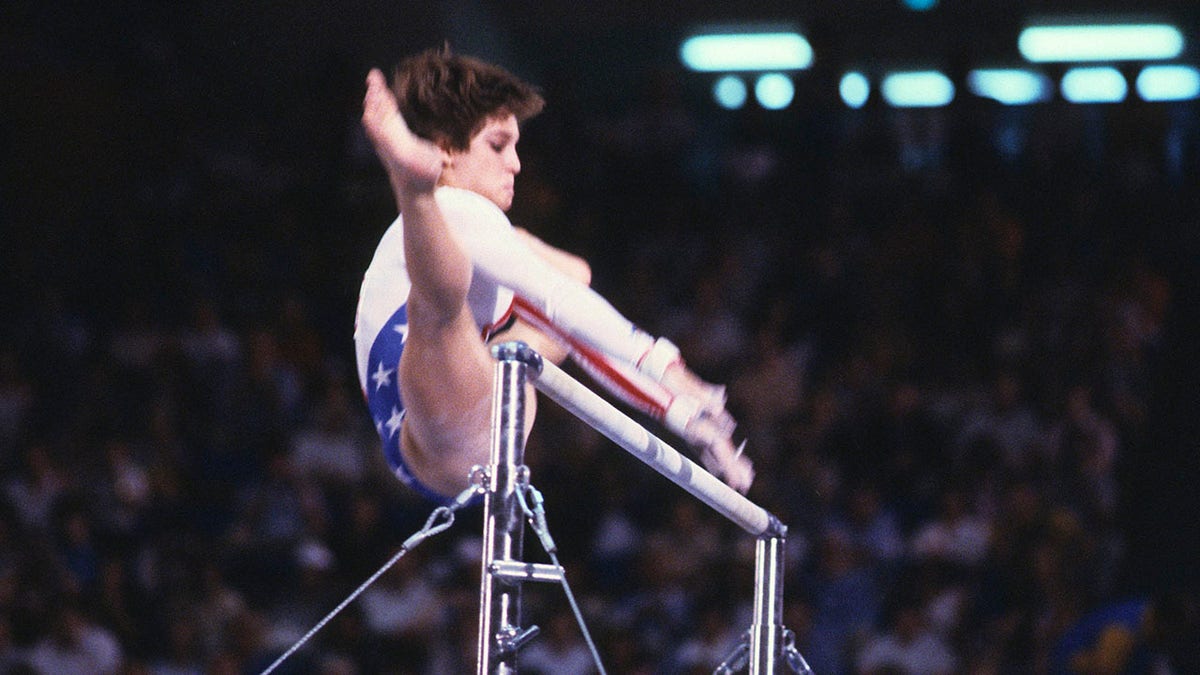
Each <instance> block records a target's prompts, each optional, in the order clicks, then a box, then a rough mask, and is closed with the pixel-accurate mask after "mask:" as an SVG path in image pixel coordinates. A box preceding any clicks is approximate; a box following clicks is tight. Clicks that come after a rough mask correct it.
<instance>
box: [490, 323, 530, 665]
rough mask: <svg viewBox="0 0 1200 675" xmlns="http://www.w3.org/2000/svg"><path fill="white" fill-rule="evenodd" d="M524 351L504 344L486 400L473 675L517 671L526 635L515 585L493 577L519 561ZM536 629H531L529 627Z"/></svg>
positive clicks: (498, 354)
mask: <svg viewBox="0 0 1200 675" xmlns="http://www.w3.org/2000/svg"><path fill="white" fill-rule="evenodd" d="M523 351H528V347H526V346H525V345H523V344H520V343H505V344H503V345H500V346H499V347H498V348H497V349H495V350H493V354H494V356H496V359H497V361H496V366H495V373H496V378H495V383H494V385H493V390H492V391H493V397H492V440H491V456H490V462H491V464H489V466H488V468H487V475H486V480H485V483H486V486H485V487H486V492H485V493H484V498H483V570H482V574H481V575H480V586H481V588H480V596H479V646H478V651H477V653H476V657H477V658H476V663H477V670H476V672H477V673H478V675H492V674H495V675H508V674H510V673H516V672H517V664H516V661H517V660H516V653H517V649H518V648H519V647H520V645H521V644H522V643H524V642H525V641H527V640H528V639H529V638H530V637H532V635H529V634H526V633H528V631H527V632H526V633H522V631H521V628H520V626H521V586H520V584H515V583H511V582H507V581H505V580H504V579H502V578H500V577H499V576H498V575H497V574H495V572H494V570H495V569H496V568H497V565H500V566H503V565H504V564H505V563H508V562H511V561H519V560H520V559H521V555H522V546H523V543H524V541H523V540H524V532H525V530H524V519H523V516H524V513H523V512H522V510H521V508H520V503H519V502H518V501H517V497H516V491H517V489H518V486H519V484H520V481H521V474H522V472H524V471H525V470H526V468H525V466H524V464H525V382H526V364H525V363H524V362H523V361H521V360H520V358H521V357H522V352H523ZM533 630H536V629H533Z"/></svg>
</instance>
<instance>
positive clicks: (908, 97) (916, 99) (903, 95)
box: [880, 70, 954, 108]
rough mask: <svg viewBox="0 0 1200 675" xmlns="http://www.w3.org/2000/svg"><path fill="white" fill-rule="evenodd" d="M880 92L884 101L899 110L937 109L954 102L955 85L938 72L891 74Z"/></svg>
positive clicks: (910, 71)
mask: <svg viewBox="0 0 1200 675" xmlns="http://www.w3.org/2000/svg"><path fill="white" fill-rule="evenodd" d="M880 91H881V92H882V93H883V99H884V100H885V101H887V102H888V104H889V105H891V106H894V107H897V108H936V107H939V106H944V105H947V104H949V103H950V102H951V101H953V100H954V83H953V82H951V81H950V78H948V77H946V75H945V74H943V73H941V72H939V71H936V70H909V71H898V72H894V73H889V74H888V75H886V76H885V77H884V78H883V84H882V85H881V86H880Z"/></svg>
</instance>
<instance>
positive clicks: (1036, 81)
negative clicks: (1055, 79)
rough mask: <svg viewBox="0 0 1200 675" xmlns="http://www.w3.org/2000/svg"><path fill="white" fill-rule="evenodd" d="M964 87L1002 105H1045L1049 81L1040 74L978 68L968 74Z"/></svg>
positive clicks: (1048, 95) (1015, 69) (1018, 69)
mask: <svg viewBox="0 0 1200 675" xmlns="http://www.w3.org/2000/svg"><path fill="white" fill-rule="evenodd" d="M967 86H968V87H969V88H970V89H971V91H972V92H973V93H974V94H975V95H976V96H982V97H984V98H990V99H993V100H995V101H998V102H1000V103H1002V104H1004V105H1025V104H1028V103H1038V102H1040V101H1047V100H1049V99H1050V96H1051V87H1050V80H1049V79H1048V78H1047V77H1046V76H1045V75H1043V74H1041V73H1038V72H1035V71H1032V70H1023V69H1020V68H978V69H975V70H972V71H971V72H969V73H967Z"/></svg>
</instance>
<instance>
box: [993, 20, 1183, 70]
mask: <svg viewBox="0 0 1200 675" xmlns="http://www.w3.org/2000/svg"><path fill="white" fill-rule="evenodd" d="M1017 48H1018V49H1020V50H1021V55H1022V56H1024V57H1025V58H1026V59H1028V60H1030V61H1034V62H1079V61H1148V60H1155V59H1173V58H1175V57H1177V56H1179V54H1180V53H1182V52H1183V33H1181V32H1180V30H1179V29H1178V28H1176V27H1175V26H1172V25H1170V24H1166V23H1125V24H1118V23H1109V24H1104V23H1096V24H1076V25H1035V26H1029V27H1027V28H1025V29H1024V30H1022V31H1021V35H1020V37H1018V38H1017Z"/></svg>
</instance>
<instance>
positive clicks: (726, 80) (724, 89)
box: [713, 75, 747, 110]
mask: <svg viewBox="0 0 1200 675" xmlns="http://www.w3.org/2000/svg"><path fill="white" fill-rule="evenodd" d="M746 94H747V92H746V83H745V82H743V81H742V78H740V77H738V76H737V75H725V76H724V77H721V78H719V79H718V80H717V81H716V83H715V84H713V98H715V99H716V100H717V105H720V106H721V107H722V108H725V109H726V110H737V109H738V108H741V107H742V106H743V105H745V104H746Z"/></svg>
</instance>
